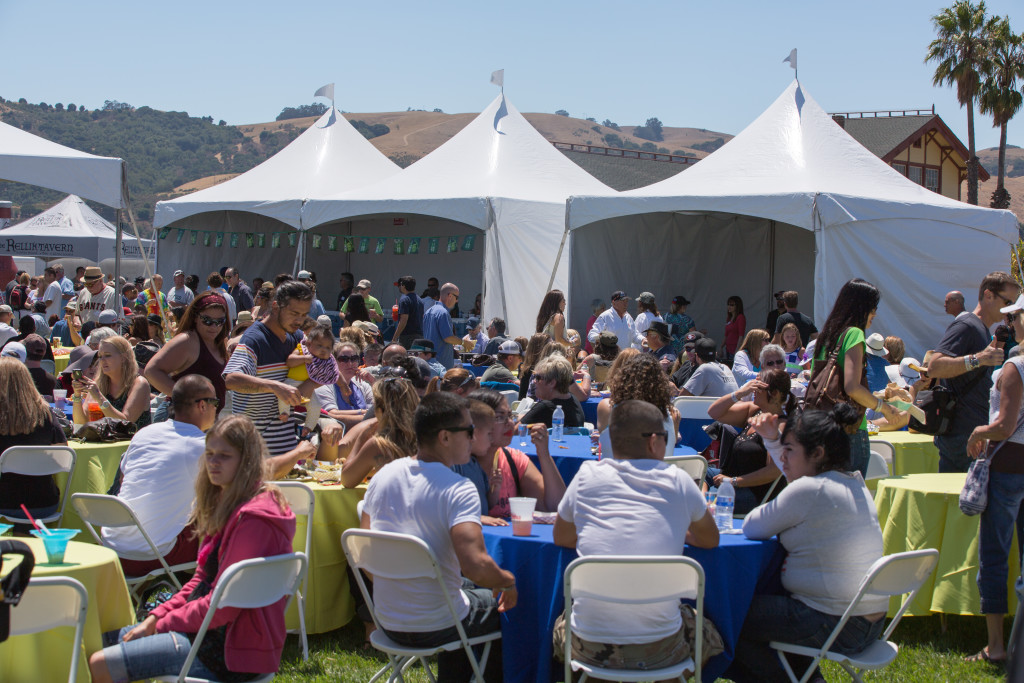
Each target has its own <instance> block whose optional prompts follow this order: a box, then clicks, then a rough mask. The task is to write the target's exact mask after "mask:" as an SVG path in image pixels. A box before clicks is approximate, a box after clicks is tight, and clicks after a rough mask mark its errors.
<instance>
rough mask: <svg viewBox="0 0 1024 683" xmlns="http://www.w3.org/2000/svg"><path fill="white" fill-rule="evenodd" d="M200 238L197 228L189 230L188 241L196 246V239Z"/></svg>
mask: <svg viewBox="0 0 1024 683" xmlns="http://www.w3.org/2000/svg"><path fill="white" fill-rule="evenodd" d="M197 239H199V233H198V232H196V231H195V230H190V231H189V236H188V241H189V242H190V243H191V244H192V245H193V246H195V243H196V240H197Z"/></svg>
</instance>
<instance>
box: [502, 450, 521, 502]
mask: <svg viewBox="0 0 1024 683" xmlns="http://www.w3.org/2000/svg"><path fill="white" fill-rule="evenodd" d="M501 452H502V453H503V454H504V455H505V460H506V461H507V462H508V469H509V470H510V471H511V472H512V481H514V482H515V483H516V495H517V496H518V495H520V494H522V492H523V491H522V489H521V488H520V486H519V469H518V468H517V467H516V463H515V462H514V461H513V460H512V454H511V453H509V452H508V449H507V448H504V447H502V449H501Z"/></svg>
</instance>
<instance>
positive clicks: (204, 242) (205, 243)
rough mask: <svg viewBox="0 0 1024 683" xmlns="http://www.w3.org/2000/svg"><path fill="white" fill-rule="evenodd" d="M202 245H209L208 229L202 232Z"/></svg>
mask: <svg viewBox="0 0 1024 683" xmlns="http://www.w3.org/2000/svg"><path fill="white" fill-rule="evenodd" d="M203 246H204V247H208V246H210V231H209V230H207V231H205V232H203Z"/></svg>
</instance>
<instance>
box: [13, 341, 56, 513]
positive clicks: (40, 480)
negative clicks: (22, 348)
mask: <svg viewBox="0 0 1024 683" xmlns="http://www.w3.org/2000/svg"><path fill="white" fill-rule="evenodd" d="M0 401H3V406H4V409H3V410H0V453H2V452H3V451H5V450H7V449H8V448H10V447H11V446H53V445H56V444H66V443H67V442H68V440H67V439H66V438H65V437H64V432H63V431H62V430H61V428H60V425H59V424H58V423H57V421H56V420H55V418H54V416H53V414H52V413H51V412H50V407H49V405H47V403H46V401H44V400H43V397H42V396H40V395H39V392H38V391H36V389H35V386H34V385H33V384H32V376H31V375H30V374H29V372H28V368H26V367H25V365H24V364H22V363H21V362H19V361H18V359H16V358H9V357H4V358H0ZM59 501H60V491H59V490H58V489H57V484H56V482H54V480H53V476H51V475H43V476H32V475H24V474H13V473H7V474H5V475H4V476H3V478H2V479H0V514H10V515H14V516H16V517H21V518H23V517H24V513H23V512H22V511H21V509H20V506H21V505H24V506H25V507H27V508H28V509H29V510H30V511H31V512H32V514H33V516H39V517H46V516H49V515H52V514H54V513H55V512H57V505H58V503H59Z"/></svg>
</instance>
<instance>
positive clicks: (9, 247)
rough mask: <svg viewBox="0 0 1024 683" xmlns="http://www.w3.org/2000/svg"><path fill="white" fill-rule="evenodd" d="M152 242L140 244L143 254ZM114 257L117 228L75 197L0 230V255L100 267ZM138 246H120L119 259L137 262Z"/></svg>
mask: <svg viewBox="0 0 1024 683" xmlns="http://www.w3.org/2000/svg"><path fill="white" fill-rule="evenodd" d="M152 244H153V243H152V240H142V247H143V249H145V250H146V251H147V252H149V251H150V250H151V249H152ZM116 254H117V228H115V227H114V225H113V223H110V222H109V221H107V220H106V219H104V218H103V217H102V216H100V215H99V214H97V213H96V212H95V211H93V210H92V209H90V208H89V206H88V205H87V204H86V203H85V202H84V201H82V199H81V198H80V197H77V196H76V195H73V194H72V195H68V196H67V197H65V198H64V199H63V200H62V201H60V202H59V203H58V204H55V205H54V206H52V207H50V208H49V209H47V210H46V211H44V212H43V213H41V214H38V215H36V216H33V217H32V218H29V219H28V220H25V221H22V222H21V223H18V224H17V225H11V226H9V227H7V228H4V229H3V230H0V255H4V256H34V257H37V258H42V259H57V258H75V259H86V260H88V261H92V262H94V263H100V262H101V261H104V260H106V259H113V258H115V257H116ZM143 256H144V255H143V254H142V253H141V252H140V251H139V247H138V243H137V242H136V241H135V240H134V239H133V240H128V241H125V242H123V243H122V244H121V258H124V259H140V258H143Z"/></svg>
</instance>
